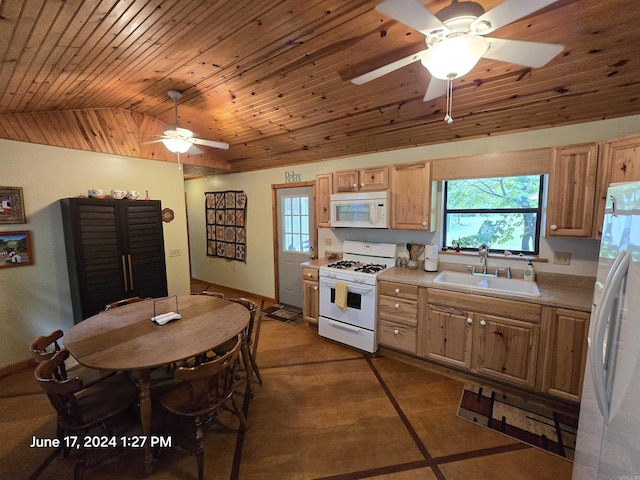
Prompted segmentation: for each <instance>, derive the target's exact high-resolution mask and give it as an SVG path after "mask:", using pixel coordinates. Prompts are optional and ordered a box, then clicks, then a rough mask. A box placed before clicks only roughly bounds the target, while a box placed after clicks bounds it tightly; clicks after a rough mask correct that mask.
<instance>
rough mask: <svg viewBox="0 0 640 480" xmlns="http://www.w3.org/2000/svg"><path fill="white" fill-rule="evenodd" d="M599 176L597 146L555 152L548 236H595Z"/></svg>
mask: <svg viewBox="0 0 640 480" xmlns="http://www.w3.org/2000/svg"><path fill="white" fill-rule="evenodd" d="M597 173H598V144H597V143H589V144H584V145H573V146H568V147H558V148H555V149H553V154H552V157H551V164H550V168H549V195H548V204H547V228H546V230H547V231H546V234H547V235H548V236H557V237H591V236H592V232H593V224H594V218H593V217H594V205H595V197H596V177H597Z"/></svg>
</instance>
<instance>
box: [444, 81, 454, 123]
mask: <svg viewBox="0 0 640 480" xmlns="http://www.w3.org/2000/svg"><path fill="white" fill-rule="evenodd" d="M452 109H453V78H452V77H451V76H449V78H448V79H447V111H446V112H445V113H446V115H445V116H444V121H445V122H447V123H448V124H449V125H451V124H452V123H453V117H452V116H451V113H452Z"/></svg>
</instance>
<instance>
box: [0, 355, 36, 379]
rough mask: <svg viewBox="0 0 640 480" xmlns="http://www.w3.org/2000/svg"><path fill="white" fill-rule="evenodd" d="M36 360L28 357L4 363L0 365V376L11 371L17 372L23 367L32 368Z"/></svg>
mask: <svg viewBox="0 0 640 480" xmlns="http://www.w3.org/2000/svg"><path fill="white" fill-rule="evenodd" d="M35 365H36V362H35V361H34V360H33V359H32V358H29V359H27V360H22V361H20V362H18V363H12V364H10V365H6V366H4V367H0V377H4V376H5V375H9V374H11V373H15V372H19V371H20V370H24V369H25V368H33V367H35Z"/></svg>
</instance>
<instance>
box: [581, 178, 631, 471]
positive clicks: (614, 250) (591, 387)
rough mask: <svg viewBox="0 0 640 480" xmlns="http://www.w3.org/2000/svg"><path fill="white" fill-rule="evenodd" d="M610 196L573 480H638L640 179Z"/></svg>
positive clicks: (618, 186)
mask: <svg viewBox="0 0 640 480" xmlns="http://www.w3.org/2000/svg"><path fill="white" fill-rule="evenodd" d="M607 198H608V200H607V207H606V212H605V219H604V225H603V230H602V242H601V245H600V260H599V264H598V274H597V278H596V285H595V289H594V295H593V309H592V311H591V324H590V327H589V348H588V352H587V364H586V369H585V372H584V384H583V389H582V400H581V405H580V420H579V425H578V438H577V442H576V454H575V460H574V467H573V480H583V479H594V480H595V479H598V480H600V479H612V480H640V355H639V352H640V182H634V183H621V184H613V185H611V186H610V187H609V191H608V195H607Z"/></svg>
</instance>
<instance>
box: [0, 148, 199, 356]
mask: <svg viewBox="0 0 640 480" xmlns="http://www.w3.org/2000/svg"><path fill="white" fill-rule="evenodd" d="M0 185H2V186H11V187H22V188H23V194H24V204H25V211H26V218H27V223H25V224H11V225H6V224H0V231H15V230H29V231H30V232H31V236H32V247H33V251H34V260H35V261H34V264H33V265H29V266H23V267H15V268H2V269H0V312H2V315H0V367H2V366H6V365H9V364H12V363H16V362H19V361H21V360H24V359H26V358H28V357H29V356H30V355H29V351H28V346H29V343H30V342H31V340H32V339H33V338H34V337H36V336H37V335H41V334H47V333H50V332H51V331H53V330H55V329H57V328H61V329H62V330H63V331H67V330H68V329H70V328H71V327H72V326H73V320H72V312H71V303H70V291H69V276H68V273H67V265H66V255H65V249H64V238H63V234H62V217H61V214H60V206H59V204H58V200H59V199H60V198H66V197H75V196H78V195H85V196H86V195H87V190H89V189H90V188H101V189H105V190H109V191H110V190H112V189H120V190H138V191H140V192H141V193H142V195H143V196H144V192H145V190H149V195H150V196H151V198H153V199H157V200H161V201H162V206H163V207H169V208H171V209H173V210H174V212H175V220H173V222H171V223H165V224H164V239H165V252H166V255H167V259H166V260H167V278H168V288H169V294H170V295H174V294H188V293H189V291H190V286H189V258H188V244H187V228H186V212H185V202H184V182H183V178H182V172H181V171H179V170H178V168H177V166H176V164H173V163H164V162H157V161H151V160H141V159H135V158H128V157H118V156H112V155H104V154H97V153H89V152H82V151H78V150H70V149H65V148H57V147H47V146H41V145H33V144H28V143H21V142H12V141H7V140H0ZM169 249H179V250H180V251H181V253H182V255H181V256H179V257H172V258H169V257H168V252H169Z"/></svg>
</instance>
